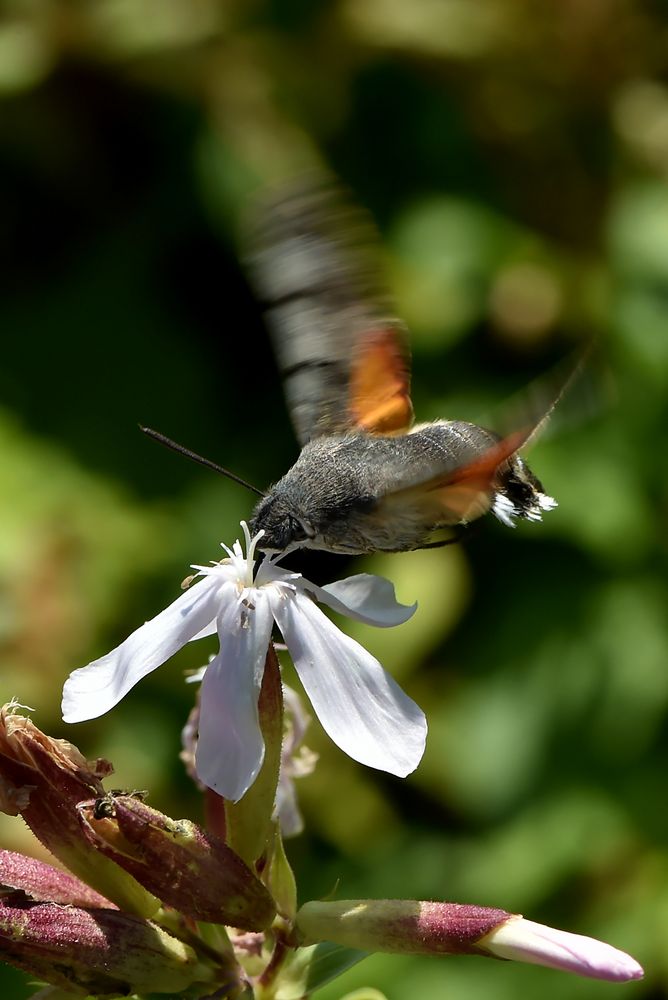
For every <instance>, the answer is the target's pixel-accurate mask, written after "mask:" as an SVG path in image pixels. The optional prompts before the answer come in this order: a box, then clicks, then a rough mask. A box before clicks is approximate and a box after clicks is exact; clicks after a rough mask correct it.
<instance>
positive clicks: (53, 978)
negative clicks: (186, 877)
mask: <svg viewBox="0 0 668 1000" xmlns="http://www.w3.org/2000/svg"><path fill="white" fill-rule="evenodd" d="M0 954H1V955H2V958H3V960H5V961H7V962H9V963H10V964H11V965H14V966H16V967H17V968H19V969H23V970H24V971H25V972H28V973H30V974H31V975H33V976H38V977H39V978H40V979H42V980H45V981H46V982H47V983H50V984H51V985H52V986H56V987H59V988H60V989H64V990H66V991H68V992H71V993H74V994H75V995H76V994H83V995H84V996H86V995H91V994H92V995H94V996H106V995H112V996H118V995H119V994H120V995H123V996H125V995H127V994H135V993H144V992H147V993H169V994H170V995H172V996H173V995H175V994H176V993H178V992H180V991H181V990H185V989H187V988H188V987H189V986H191V985H192V984H193V983H196V982H197V983H203V984H205V983H209V982H211V981H212V980H213V971H212V969H210V968H209V967H208V966H206V965H203V964H202V963H201V962H200V961H199V960H198V958H197V956H196V954H195V952H194V951H193V950H192V948H190V947H189V946H188V945H185V944H183V942H181V941H178V940H177V939H176V938H174V937H172V936H171V935H170V934H167V933H166V932H165V931H163V930H162V929H161V928H160V927H157V926H156V925H155V924H152V923H150V922H149V921H147V920H142V919H140V918H139V917H132V916H130V915H128V914H125V913H120V912H119V911H118V910H111V909H83V908H81V907H76V906H61V905H59V904H57V903H36V902H33V901H32V900H30V899H28V898H27V897H26V896H25V894H24V893H22V892H12V893H9V894H7V895H5V896H3V897H0Z"/></svg>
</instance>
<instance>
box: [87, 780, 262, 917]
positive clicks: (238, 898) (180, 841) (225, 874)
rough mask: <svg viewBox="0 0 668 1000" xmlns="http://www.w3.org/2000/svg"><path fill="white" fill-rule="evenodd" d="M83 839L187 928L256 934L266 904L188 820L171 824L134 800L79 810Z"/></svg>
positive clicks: (250, 877)
mask: <svg viewBox="0 0 668 1000" xmlns="http://www.w3.org/2000/svg"><path fill="white" fill-rule="evenodd" d="M79 817H80V821H81V825H82V829H83V831H84V834H85V836H86V837H87V838H88V839H89V841H90V843H91V844H92V845H94V846H95V848H96V849H97V850H98V851H100V853H102V854H104V855H106V857H108V858H111V859H112V860H113V861H115V862H116V864H118V865H120V866H121V867H122V868H124V869H125V870H126V871H127V872H129V873H130V874H131V875H132V876H133V877H134V878H135V879H136V880H137V881H138V882H140V883H141V885H143V886H144V887H145V888H146V889H148V890H149V891H150V892H152V893H153V894H154V895H156V896H157V897H158V898H159V899H161V900H162V901H163V902H164V903H167V904H168V905H169V906H172V907H174V909H176V910H178V911H179V912H180V913H183V914H185V915H186V916H189V917H192V918H193V919H194V920H206V921H208V922H210V923H219V924H231V925H233V926H234V927H240V928H243V929H244V930H263V929H264V928H265V927H268V926H269V924H270V923H271V922H272V920H273V918H274V916H275V914H276V908H275V906H274V903H273V900H272V898H271V896H270V894H269V892H268V891H267V889H266V888H265V886H264V885H263V884H262V882H260V880H259V879H257V878H256V877H255V875H254V874H253V872H252V871H251V869H250V868H249V867H248V866H247V865H246V864H245V863H244V862H243V861H242V860H241V858H239V857H238V856H237V855H236V854H235V853H234V851H233V850H232V849H231V848H230V847H228V846H227V845H226V844H225V843H224V841H222V840H221V839H220V838H219V837H216V836H215V835H214V834H211V833H207V832H205V831H204V830H203V829H202V828H201V827H199V826H197V824H196V823H191V822H190V821H189V820H185V819H181V820H173V819H170V817H169V816H165V815H164V814H163V813H161V812H158V810H157V809H152V808H151V807H150V806H148V805H146V803H145V802H143V801H141V799H138V798H136V797H135V796H133V795H115V796H105V797H104V798H100V799H97V800H96V801H89V802H84V803H82V804H81V805H80V806H79Z"/></svg>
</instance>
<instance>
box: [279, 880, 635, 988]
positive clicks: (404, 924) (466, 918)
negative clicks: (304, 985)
mask: <svg viewBox="0 0 668 1000" xmlns="http://www.w3.org/2000/svg"><path fill="white" fill-rule="evenodd" d="M296 922H297V927H298V929H299V931H300V932H301V934H302V935H303V939H304V943H305V944H311V943H315V942H318V941H332V942H334V943H335V944H339V945H343V946H344V947H349V948H359V949H361V950H363V951H370V952H374V951H386V952H398V953H402V954H410V955H448V954H457V955H462V954H475V955H488V956H491V957H496V958H506V959H514V960H515V961H520V962H532V963H534V964H536V965H545V966H548V967H550V968H553V969H562V970H565V971H569V972H576V973H578V974H579V975H581V976H588V977H591V978H594V979H607V980H609V981H611V982H623V981H626V980H629V979H640V978H641V977H642V974H643V971H642V968H641V967H640V966H639V965H638V963H637V962H636V961H635V959H633V958H631V957H630V956H629V955H626V954H625V953H624V952H622V951H618V950H617V949H616V948H612V947H611V946H610V945H608V944H604V943H603V942H602V941H596V940H594V939H593V938H588V937H582V936H581V935H579V934H569V933H566V932H565V931H558V930H554V929H553V928H551V927H544V926H542V925H541V924H535V923H533V922H532V921H531V920H525V919H524V918H523V917H521V916H517V915H513V914H510V913H507V912H506V911H505V910H497V909H491V908H488V907H484V906H468V905H461V904H457V903H429V902H417V901H414V900H392V899H389V900H388V899H386V900H347V901H346V900H342V901H340V902H326V903H320V902H312V903H306V904H305V905H304V906H302V907H301V909H300V910H299V912H298V913H297V921H296Z"/></svg>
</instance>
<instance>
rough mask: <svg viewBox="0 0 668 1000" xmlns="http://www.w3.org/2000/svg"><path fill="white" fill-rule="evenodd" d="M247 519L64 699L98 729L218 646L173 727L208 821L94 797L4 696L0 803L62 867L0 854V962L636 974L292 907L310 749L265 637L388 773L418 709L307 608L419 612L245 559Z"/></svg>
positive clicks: (409, 905) (170, 969) (295, 986)
mask: <svg viewBox="0 0 668 1000" xmlns="http://www.w3.org/2000/svg"><path fill="white" fill-rule="evenodd" d="M243 527H244V532H245V535H246V548H247V552H246V555H244V553H243V551H242V548H241V546H240V544H239V542H236V543H235V545H234V546H233V548H232V549H226V553H227V556H226V558H224V559H223V560H222V561H221V562H218V563H214V564H212V565H211V566H208V567H202V566H198V567H194V568H195V569H196V571H197V572H196V575H195V577H193V578H191V579H190V580H189V581H187V586H186V590H185V593H183V594H182V595H181V596H180V597H179V598H178V599H177V600H176V601H174V603H173V604H171V605H170V606H169V607H168V608H167V609H166V610H165V611H163V612H161V614H159V615H157V616H156V617H155V618H153V619H152V620H151V621H149V622H147V623H146V624H144V625H142V626H141V627H140V628H138V629H137V631H136V632H134V633H133V634H132V635H131V636H130V637H129V638H128V639H126V640H125V642H123V643H122V644H121V645H120V646H119V647H118V648H117V649H115V650H113V651H112V652H111V653H109V654H107V655H106V656H103V657H101V658H100V659H98V660H95V661H94V662H93V663H91V664H89V665H88V666H87V667H83V668H81V669H79V670H75V671H74V672H73V673H72V674H71V676H70V678H69V679H68V681H67V683H66V685H65V690H64V695H63V713H64V716H65V719H66V721H68V722H75V721H79V720H83V719H89V718H95V717H97V716H99V715H101V714H102V713H103V712H106V711H108V710H109V709H110V708H111V707H112V706H113V705H115V704H116V703H117V702H118V701H119V700H120V699H121V698H122V697H123V696H124V695H125V694H126V693H127V692H128V691H129V690H130V689H131V688H132V687H133V686H134V685H135V684H136V683H137V682H138V681H139V680H141V678H142V677H144V676H146V674H148V673H149V672H150V671H151V670H154V669H155V668H156V667H158V666H159V665H160V664H162V663H163V662H164V661H165V660H167V659H168V658H169V657H170V656H172V655H173V653H175V652H176V651H177V650H178V649H180V648H181V647H182V646H184V645H185V644H186V643H188V642H190V641H191V640H193V639H197V638H200V637H203V636H207V635H213V634H217V636H218V642H219V649H218V653H217V654H216V655H215V656H214V657H213V658H212V659H211V661H210V662H209V664H208V665H207V667H206V668H205V669H203V671H201V673H200V679H201V681H202V685H201V689H200V697H199V705H198V707H197V708H196V710H194V712H193V713H192V714H191V717H190V719H189V721H188V724H187V725H186V728H185V730H184V744H185V749H184V753H183V756H184V759H185V760H186V764H187V766H188V767H189V770H190V771H191V773H192V775H193V777H195V779H196V780H197V782H198V783H199V784H200V786H204V793H205V804H206V812H207V828H206V829H205V828H203V827H201V826H199V825H198V824H196V823H194V822H192V821H190V820H188V819H172V818H171V817H169V816H166V815H165V814H163V813H161V812H160V811H159V810H157V809H155V808H153V807H152V806H150V805H148V804H147V802H146V801H145V795H144V793H141V794H140V793H136V792H127V793H123V792H119V791H109V790H107V789H106V788H105V785H104V781H105V779H106V778H108V776H109V775H110V774H111V773H112V770H113V769H112V766H111V764H109V763H108V762H107V761H104V760H96V761H93V762H91V761H87V760H86V759H85V758H84V757H83V756H82V754H81V753H80V752H79V751H78V750H77V749H76V747H74V746H72V744H70V743H67V742H65V741H63V740H55V739H52V738H50V737H49V736H47V735H46V734H44V733H42V732H41V731H40V730H39V729H38V728H37V727H36V726H35V725H34V724H33V723H32V722H31V721H30V719H29V718H26V717H25V716H24V715H23V714H22V713H21V712H20V711H19V708H20V706H18V705H17V704H14V703H12V704H10V705H6V706H5V707H4V708H3V709H2V710H1V711H0V811H3V812H5V813H8V814H11V815H21V816H22V817H23V819H24V820H25V821H26V823H27V824H28V826H29V827H30V828H31V830H32V831H33V832H34V834H35V835H36V836H37V838H38V839H39V840H40V841H41V843H42V844H43V845H44V847H45V848H47V849H48V850H49V851H50V852H51V854H52V855H53V856H54V857H55V858H56V859H57V860H58V861H59V862H60V863H61V865H63V866H64V867H65V868H66V869H67V870H68V871H67V872H65V871H63V870H61V869H56V868H54V867H52V866H51V865H49V864H46V863H44V862H41V861H36V860H34V859H31V858H27V857H24V856H22V855H20V854H16V853H13V852H10V851H0V884H2V886H3V887H4V888H3V893H2V898H1V900H0V955H1V956H2V957H3V958H4V960H6V961H7V962H9V963H11V964H13V965H15V966H17V967H18V968H20V969H23V970H25V971H26V972H28V973H29V974H31V975H33V976H37V977H39V978H40V979H42V980H44V981H46V982H47V983H48V984H50V986H49V987H47V988H46V989H45V990H43V991H41V993H40V994H38V996H40V997H41V1000H55V998H56V997H58V998H60V1000H65V998H68V997H76V996H88V997H99V998H103V997H114V996H118V995H132V996H134V997H135V998H137V1000H143V998H145V997H147V996H148V995H151V996H153V995H155V994H164V995H169V996H184V997H185V996H187V997H190V998H191V1000H197V998H201V1000H205V998H212V997H218V998H221V1000H222V998H229V1000H250V998H251V997H255V998H257V1000H275V998H276V997H280V996H288V995H289V996H294V997H307V996H310V995H311V994H312V993H314V992H316V991H317V989H318V988H319V986H321V985H324V983H325V982H327V981H329V980H330V979H332V978H333V977H334V976H336V975H338V974H339V973H341V972H343V971H345V970H346V969H347V968H349V967H350V965H351V964H354V963H355V962H357V961H359V960H360V959H362V958H364V957H365V956H366V955H367V954H369V953H371V952H377V951H385V952H392V953H403V954H430V955H448V954H471V955H480V956H486V957H494V958H504V959H511V960H517V961H523V962H531V963H537V964H541V965H545V966H549V967H551V968H555V969H561V970H566V971H570V972H575V973H578V974H579V975H582V976H589V977H593V978H598V979H605V980H609V981H613V982H621V981H625V980H630V979H637V978H639V977H640V976H642V969H641V967H640V966H639V965H638V963H637V962H635V961H634V959H632V958H631V957H630V956H628V955H626V954H624V953H623V952H620V951H618V950H617V949H615V948H612V947H611V946H609V945H607V944H603V943H602V942H600V941H595V940H593V939H591V938H587V937H582V936H579V935H575V934H570V933H566V932H564V931H558V930H554V929H553V928H549V927H545V926H542V925H540V924H536V923H533V922H532V921H530V920H525V919H524V918H523V917H522V916H520V915H518V914H512V913H509V912H507V911H505V910H501V909H497V908H491V907H483V906H474V905H468V904H467V905H462V904H456V903H450V902H427V901H416V900H370V899H367V900H330V901H325V902H322V901H320V902H316V901H311V902H306V903H304V904H303V905H301V907H298V905H297V890H296V885H295V881H294V876H293V873H292V870H291V869H290V866H289V863H288V860H287V857H286V854H285V851H284V849H283V843H282V832H284V833H295V832H297V831H298V830H299V828H300V823H301V818H300V815H299V811H298V808H297V802H296V796H295V791H294V786H293V783H292V782H293V779H294V778H296V777H299V776H300V775H301V774H304V773H307V772H309V771H310V770H312V768H313V766H314V764H315V756H314V755H313V754H311V753H310V752H309V751H306V750H305V749H304V747H303V745H302V741H303V737H304V732H305V728H306V725H307V717H306V716H305V713H304V711H303V709H302V708H301V705H300V702H299V697H298V696H297V695H296V693H295V692H292V691H290V690H289V689H284V688H283V685H282V683H281V676H280V667H279V663H278V659H277V657H276V654H275V652H274V648H273V646H272V644H271V632H272V628H273V625H274V623H275V624H276V625H278V628H279V629H280V631H281V633H282V635H283V638H284V640H285V643H286V645H287V648H288V651H289V653H290V654H291V656H292V659H293V661H294V664H295V667H296V670H297V673H298V676H299V678H300V680H301V683H302V685H303V687H304V689H305V691H306V693H307V695H308V697H309V699H310V702H311V705H312V706H313V709H314V711H315V712H316V714H317V715H318V717H319V718H320V721H321V723H322V725H323V728H324V729H325V730H326V731H327V732H328V734H329V735H330V737H331V738H332V739H333V740H334V742H335V743H337V744H338V746H339V747H341V749H343V750H344V751H345V752H346V753H348V754H349V755H350V756H351V757H353V758H354V759H355V760H357V761H360V762H361V763H364V764H367V765H370V766H372V767H376V768H380V769H383V770H386V771H388V772H390V773H393V774H396V775H406V774H408V773H410V772H411V771H412V770H413V769H414V768H415V767H416V766H417V764H418V763H419V761H420V759H421V756H422V753H423V750H424V745H425V739H426V728H427V727H426V721H425V718H424V715H423V713H422V712H421V710H420V709H419V708H418V706H417V705H416V704H415V703H414V702H413V701H411V699H410V698H408V696H407V695H406V694H405V693H404V692H403V691H402V690H401V689H400V688H399V687H398V685H397V684H396V683H395V682H394V681H393V680H392V678H390V677H389V676H388V675H387V674H386V673H385V671H384V670H383V668H382V667H381V665H380V663H378V661H377V660H376V659H374V658H373V657H372V656H371V655H370V654H369V653H368V652H367V651H366V650H364V649H363V648H362V647H361V646H360V645H359V644H357V643H355V642H353V640H352V639H350V638H349V637H347V636H346V635H344V634H343V633H341V632H340V631H339V630H338V629H337V628H336V627H335V626H334V625H333V624H332V623H331V621H330V620H329V619H328V618H327V617H326V616H325V615H324V614H323V612H322V611H320V610H319V608H318V607H317V605H316V601H319V602H320V603H322V604H325V605H328V606H329V607H330V608H333V609H335V610H336V611H339V612H343V613H345V614H347V615H349V616H351V617H353V618H357V619H358V620H361V621H366V622H372V623H373V624H375V625H378V626H383V627H384V626H390V625H396V624H400V623H401V622H403V621H405V620H407V618H409V617H410V616H411V615H412V614H413V612H414V610H415V607H406V606H403V605H401V604H398V603H397V601H396V599H395V596H394V590H393V588H392V586H391V584H389V583H388V582H387V581H385V580H381V579H378V578H376V577H371V576H368V575H360V576H354V577H350V578H349V579H347V580H344V581H341V582H339V583H336V584H330V585H328V586H326V587H318V586H316V585H315V584H313V583H310V582H309V581H308V580H305V579H304V578H303V577H302V576H300V575H299V574H297V573H291V572H288V571H286V570H284V569H282V568H281V567H280V566H279V565H278V560H277V558H265V559H264V561H259V562H256V560H255V545H256V543H257V537H256V538H255V539H251V538H250V537H249V534H248V530H247V528H246V526H245V525H244V526H243ZM197 578H199V579H197ZM284 708H285V711H284ZM286 990H287V992H286Z"/></svg>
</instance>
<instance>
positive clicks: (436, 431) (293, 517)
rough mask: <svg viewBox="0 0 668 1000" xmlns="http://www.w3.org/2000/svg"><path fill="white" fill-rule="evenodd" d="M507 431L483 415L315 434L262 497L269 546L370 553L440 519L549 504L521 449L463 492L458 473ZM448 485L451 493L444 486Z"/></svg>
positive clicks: (454, 520)
mask: <svg viewBox="0 0 668 1000" xmlns="http://www.w3.org/2000/svg"><path fill="white" fill-rule="evenodd" d="M500 440H501V439H500V438H499V436H498V435H497V434H494V433H493V432H492V431H489V430H486V429H485V428H483V427H479V426H477V425H476V424H470V423H466V422H464V421H456V420H449V421H448V420H440V421H436V422H434V423H431V424H423V425H420V426H417V427H415V428H414V429H413V430H412V431H411V432H410V433H408V434H404V435H398V436H395V435H378V434H363V433H349V434H337V435H327V436H324V437H316V438H313V439H312V440H310V441H309V442H307V444H306V445H305V446H304V448H303V450H302V452H301V454H300V456H299V458H298V459H297V461H296V462H295V464H294V465H293V466H292V468H291V469H290V470H289V471H288V472H287V473H286V475H285V476H283V478H282V479H280V480H279V481H278V482H277V483H276V484H275V485H274V486H273V487H272V488H271V489H270V491H269V493H268V494H267V496H266V497H264V498H263V499H262V500H261V501H260V502H259V504H258V505H257V507H256V509H255V511H254V513H253V521H252V530H253V531H254V532H257V531H259V530H263V531H264V532H265V534H264V537H263V539H262V541H261V543H260V546H261V548H264V549H267V550H276V551H284V550H286V549H293V548H300V547H308V548H317V549H324V550H327V551H330V552H340V553H348V554H361V553H366V552H374V551H378V550H380V551H387V552H402V551H407V550H409V549H415V548H420V547H421V546H424V545H425V544H429V542H430V541H431V540H432V536H433V534H434V532H436V531H437V530H438V529H439V528H444V527H450V526H453V525H457V524H465V523H467V521H469V520H472V519H473V518H474V517H478V516H480V515H481V514H483V513H485V512H486V511H487V510H488V509H489V508H490V507H491V508H492V510H493V511H494V513H496V514H497V516H498V517H499V518H500V519H501V520H503V521H504V522H505V523H512V517H513V516H518V517H525V518H528V519H530V520H532V519H536V518H539V517H540V511H541V510H544V509H547V507H548V501H549V498H547V497H545V495H544V494H543V491H542V487H541V484H540V483H539V481H538V480H537V479H536V477H535V476H534V475H533V474H532V473H531V472H530V470H529V469H528V468H527V466H526V464H525V463H524V461H523V460H522V459H521V458H520V457H519V456H518V455H516V454H514V455H511V456H510V457H509V458H508V460H507V461H506V462H504V463H503V464H501V465H499V466H498V468H497V469H496V471H495V475H494V479H493V482H492V483H491V485H488V484H487V483H485V485H484V487H483V485H482V483H481V486H480V488H479V489H477V490H475V489H474V494H475V496H474V499H473V500H472V492H471V486H470V484H467V485H466V489H465V491H464V493H463V494H462V497H461V502H458V496H459V491H458V489H457V473H458V471H459V470H461V469H462V468H465V467H470V466H471V464H472V463H475V462H476V460H478V459H482V458H484V456H485V455H487V454H488V453H489V451H490V449H491V448H493V447H494V446H496V445H498V443H499V441H500ZM444 489H447V490H448V502H447V503H445V504H444V502H443V491H444Z"/></svg>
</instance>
